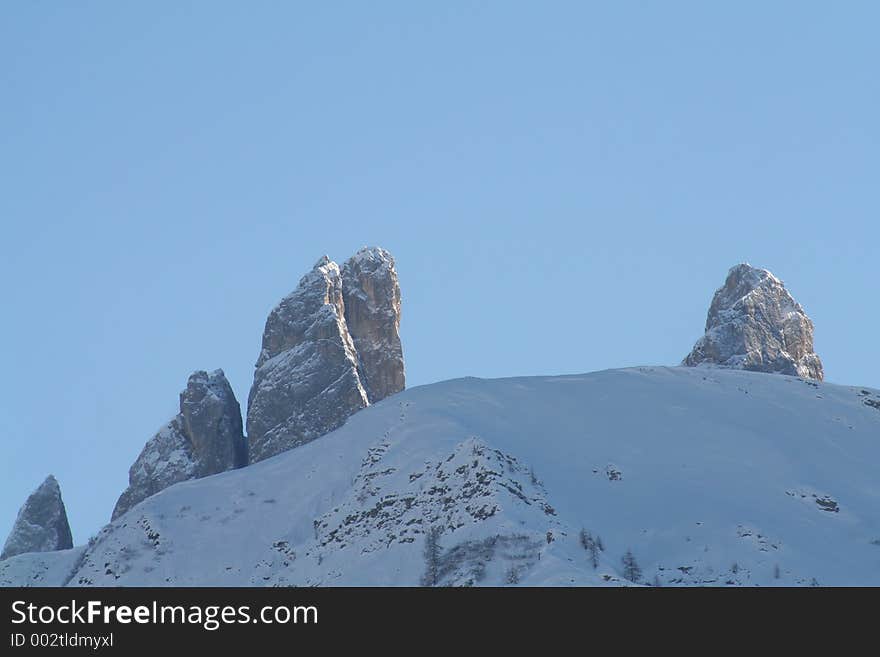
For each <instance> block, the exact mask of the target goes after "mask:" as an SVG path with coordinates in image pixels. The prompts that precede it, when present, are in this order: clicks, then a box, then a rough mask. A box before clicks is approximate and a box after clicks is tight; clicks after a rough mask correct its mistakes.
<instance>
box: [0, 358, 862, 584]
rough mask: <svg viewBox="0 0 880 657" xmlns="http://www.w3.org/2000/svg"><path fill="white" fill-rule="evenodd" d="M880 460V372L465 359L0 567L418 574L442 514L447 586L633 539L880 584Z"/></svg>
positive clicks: (674, 568) (116, 579)
mask: <svg viewBox="0 0 880 657" xmlns="http://www.w3.org/2000/svg"><path fill="white" fill-rule="evenodd" d="M878 463H880V392H877V391H873V390H864V389H861V388H852V387H845V386H837V385H832V384H827V383H816V382H812V381H805V380H802V379H798V378H793V377H786V376H780V375H768V374H760V373H752V372H743V371H736V370H722V369H710V368H702V367H700V368H662V367H649V368H634V369H626V370H610V371H605V372H597V373H593V374H587V375H582V376H565V377H530V378H513V379H499V380H481V379H459V380H454V381H447V382H443V383H438V384H434V385H429V386H423V387H419V388H413V389H410V390H407V391H405V392H402V393H400V394H397V395H394V396H392V397H389V398H388V399H386V400H384V401H382V402H380V403H378V404H375V405H374V406H371V407H370V408H367V409H365V410H363V411H361V412H359V413H357V414H356V415H355V416H353V417H352V418H351V419H349V421H348V422H347V424H346V425H345V426H343V427H342V428H340V429H338V430H337V431H335V432H333V433H331V434H328V435H327V436H324V437H322V438H320V439H318V440H316V441H314V442H312V443H309V444H306V445H303V446H301V447H298V448H296V449H294V450H291V451H289V452H286V453H283V454H280V455H278V456H276V457H273V458H271V459H267V460H265V461H262V462H260V463H256V464H254V465H251V466H249V467H247V468H244V469H242V470H235V471H230V472H225V473H222V474H219V475H215V476H212V477H208V478H205V479H200V480H194V481H187V482H183V483H180V484H177V485H175V486H172V487H170V488H168V489H166V490H164V491H162V492H161V493H159V494H158V495H156V496H154V497H152V498H150V499H148V500H146V501H145V502H143V503H142V504H140V505H138V506H136V507H134V508H133V509H131V510H130V511H129V512H128V513H126V514H125V515H124V516H122V517H120V518H118V519H117V520H116V521H115V522H113V523H111V524H110V525H108V526H107V527H105V528H104V529H103V530H102V531H101V533H100V534H99V536H98V537H97V540H96V541H95V542H94V544H93V545H92V546H91V547H89V548H88V549H87V551H86V553H85V554H84V555H79V554H77V556H78V557H80V558H79V559H76V561H77V563H76V564H75V565H76V568H75V572H73V573H71V572H70V569H71V568H72V567H73V565H74V564H73V561H74V559H73V558H72V557H71V551H68V552H66V553H55V554H54V555H53V554H41V555H21V556H18V557H14V558H12V559H9V560H7V561H4V562H0V584H4V585H27V584H29V583H34V584H42V585H46V584H62V583H64V582H65V581H67V579H68V578H69V583H70V584H71V585H77V584H79V585H146V586H154V585H184V586H187V585H200V584H201V585H261V586H262V585H267V586H271V585H417V584H419V582H420V578H421V577H422V575H423V573H424V571H425V563H424V559H423V556H422V551H423V545H424V531H425V529H426V528H427V527H429V526H431V525H438V526H441V527H442V528H443V533H442V534H441V536H440V545H441V547H442V548H443V552H442V556H441V562H440V584H443V585H449V584H451V585H469V584H485V585H501V584H506V583H512V582H517V583H519V584H521V585H616V584H621V583H626V582H625V581H624V580H623V579H622V567H621V562H620V559H621V557H622V555H623V554H624V553H625V552H626V550H627V549H631V550H632V552H633V554H634V555H635V557H636V559H637V561H638V563H639V565H640V566H641V568H642V571H643V580H642V581H643V582H645V583H649V584H650V583H653V582H654V581H655V579H656V581H658V582H659V583H660V584H663V585H705V584H711V585H761V586H768V585H770V586H772V585H809V584H811V583H812V584H815V583H818V584H822V585H868V584H870V585H880V474H878V473H880V469H878V467H877V465H878ZM581 528H585V529H587V530H589V531H590V532H592V533H593V534H594V535H596V534H598V535H600V536H601V538H602V540H603V543H604V546H605V551H604V552H603V553H601V555H600V563H599V565H598V568H597V569H595V570H594V569H593V567H592V565H591V564H590V562H589V559H588V554H587V552H586V551H585V550H584V549H583V548H582V547H581V545H580V543H579V540H578V533H579V531H580V530H581ZM72 552H74V553H75V552H76V551H72ZM55 555H58V556H57V559H58V560H59V562H60V561H61V560H66V562H65V564H60V563H59V564H55V565H54V566H53V567H47V566H46V564H47V562H49V561H51V560H52V559H53V557H54V556H55ZM65 565H66V567H67V568H68V570H67V571H66V572H65V571H64V567H65ZM38 567H40V568H42V571H41V573H42V574H41V576H40V578H39V579H38V580H34V578H33V573H34V572H35V569H37V568H38ZM777 574H778V577H777ZM52 575H54V576H55V577H56V578H57V579H56V581H51V579H52V577H51V576H52Z"/></svg>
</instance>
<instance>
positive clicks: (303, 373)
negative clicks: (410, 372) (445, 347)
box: [247, 248, 405, 462]
mask: <svg viewBox="0 0 880 657" xmlns="http://www.w3.org/2000/svg"><path fill="white" fill-rule="evenodd" d="M400 305H401V303H400V285H399V283H398V279H397V271H396V270H395V268H394V259H393V258H392V257H391V254H390V253H388V252H387V251H385V250H384V249H381V248H364V249H361V250H360V251H359V252H358V253H357V254H355V255H354V256H353V257H352V258H350V259H349V260H348V261H347V262H346V263H345V265H344V266H343V267H342V268H341V269H340V267H339V266H338V265H337V264H336V263H335V262H333V261H331V260H330V259H329V258H328V257H327V256H324V257H323V258H321V259H320V260H319V261H318V262H317V263H316V264H315V266H314V267H313V268H312V271H310V272H309V273H308V274H306V275H305V276H304V277H303V278H302V279H301V280H300V282H299V285H298V286H297V288H296V289H295V290H294V291H293V292H291V293H290V294H289V295H288V296H286V297H285V298H284V299H282V300H281V302H280V303H279V304H278V305H277V306H276V307H275V308H274V309H273V310H272V312H271V313H270V314H269V317H268V319H267V320H266V328H265V330H264V331H263V344H262V349H261V351H260V356H259V358H258V359H257V363H256V371H255V373H254V383H253V386H252V387H251V391H250V395H249V396H248V414H247V434H248V444H249V455H250V461H251V462H255V461H260V460H262V459H265V458H268V457H270V456H274V455H275V454H278V453H280V452H283V451H285V450H288V449H291V448H293V447H297V446H299V445H302V444H304V443H307V442H310V441H312V440H314V439H315V438H318V437H319V436H322V435H324V434H326V433H329V432H330V431H333V430H334V429H336V428H338V427H339V426H341V425H342V424H343V423H344V422H345V421H346V420H347V419H348V418H349V416H351V415H352V414H353V413H355V412H357V411H358V410H360V409H362V408H365V407H366V406H368V405H369V404H371V403H373V402H376V401H379V400H381V399H384V398H385V397H387V396H388V395H391V394H393V393H395V392H399V391H401V390H403V388H404V385H405V376H404V365H403V351H402V348H401V344H400V334H399V329H400Z"/></svg>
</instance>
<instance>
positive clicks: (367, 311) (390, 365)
mask: <svg viewBox="0 0 880 657" xmlns="http://www.w3.org/2000/svg"><path fill="white" fill-rule="evenodd" d="M342 296H343V300H344V301H345V323H346V324H347V325H348V330H349V332H350V333H351V337H352V340H353V341H354V347H355V349H356V350H357V354H358V358H359V359H360V362H359V371H360V375H361V383H362V384H363V386H364V388H365V389H366V391H367V396H368V397H369V399H370V403H375V402H377V401H379V400H380V399H384V398H385V397H387V396H388V395H393V394H394V393H396V392H400V391H401V390H403V389H404V387H405V386H406V379H405V374H404V368H403V349H402V347H401V345H400V284H399V283H398V280H397V271H396V270H395V269H394V258H392V257H391V254H390V253H388V251H386V250H385V249H381V248H371V249H370V248H367V249H361V250H360V251H358V252H357V253H356V254H355V255H354V256H352V257H351V258H350V259H349V260H348V262H346V263H345V265H343V267H342Z"/></svg>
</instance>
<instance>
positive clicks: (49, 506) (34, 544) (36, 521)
mask: <svg viewBox="0 0 880 657" xmlns="http://www.w3.org/2000/svg"><path fill="white" fill-rule="evenodd" d="M72 547H73V537H72V536H71V534H70V525H69V524H68V522H67V510H66V509H65V508H64V501H63V500H62V499H61V487H60V486H58V482H57V481H56V480H55V477H53V476H52V475H49V476H48V477H46V480H45V481H44V482H43V483H42V484H40V487H39V488H37V490H35V491H34V492H33V493H31V495H30V497H28V498H27V501H26V502H25V503H24V506H22V507H21V510H20V511H19V512H18V517H17V518H16V519H15V525H13V527H12V532H10V534H9V537H8V538H7V539H6V544H5V545H4V546H3V553H2V554H0V559H6V558H7V557H13V556H15V555H17V554H23V553H25V552H52V551H54V550H69V549H70V548H72Z"/></svg>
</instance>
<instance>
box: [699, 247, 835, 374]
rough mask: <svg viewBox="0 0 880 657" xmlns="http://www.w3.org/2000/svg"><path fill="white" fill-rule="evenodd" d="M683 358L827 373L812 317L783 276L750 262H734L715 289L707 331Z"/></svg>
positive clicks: (746, 367) (751, 367)
mask: <svg viewBox="0 0 880 657" xmlns="http://www.w3.org/2000/svg"><path fill="white" fill-rule="evenodd" d="M682 364H683V365H688V366H692V367H693V366H697V365H703V364H712V365H719V366H723V367H731V368H735V369H743V370H751V371H756V372H768V373H771V374H789V375H792V376H800V377H803V378H807V379H817V380H821V379H822V378H823V372H822V361H821V360H820V359H819V356H818V355H817V354H816V353H815V352H814V351H813V322H812V321H811V320H810V318H809V317H807V314H806V313H805V312H804V309H803V308H802V307H801V305H800V304H799V303H798V302H797V301H795V300H794V298H793V297H792V296H791V294H789V292H788V290H786V289H785V285H783V283H782V281H780V280H779V279H778V278H776V277H775V276H774V275H773V274H771V273H770V272H769V271H767V270H766V269H758V268H756V267H752V266H751V265H748V264H740V265H736V266H735V267H733V268H732V269H731V270H730V271H729V273H728V274H727V280H725V282H724V285H723V286H721V287H720V288H719V289H718V290H717V291H716V292H715V296H714V297H713V298H712V305H711V306H710V307H709V314H708V317H707V318H706V333H705V335H703V337H701V338H700V339H699V340H698V341H697V343H696V344H695V345H694V348H693V350H692V351H691V353H690V354H688V355H687V357H686V358H685V359H684V361H683V362H682Z"/></svg>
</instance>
